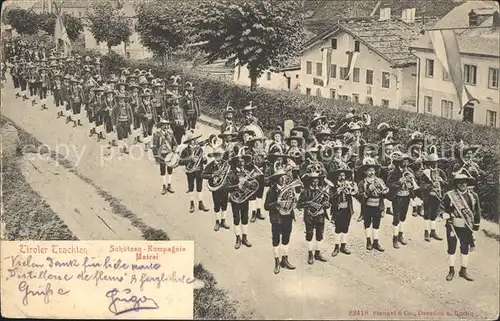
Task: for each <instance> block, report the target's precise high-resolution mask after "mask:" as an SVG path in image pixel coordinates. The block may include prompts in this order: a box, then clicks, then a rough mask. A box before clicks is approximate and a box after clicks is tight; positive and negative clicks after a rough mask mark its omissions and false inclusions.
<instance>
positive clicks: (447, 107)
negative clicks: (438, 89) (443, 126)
mask: <svg viewBox="0 0 500 321" xmlns="http://www.w3.org/2000/svg"><path fill="white" fill-rule="evenodd" d="M441 117H443V118H448V119H452V118H453V102H452V101H449V100H444V99H443V100H441Z"/></svg>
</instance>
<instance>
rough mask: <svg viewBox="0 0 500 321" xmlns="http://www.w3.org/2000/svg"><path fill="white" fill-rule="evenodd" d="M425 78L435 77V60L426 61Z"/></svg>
mask: <svg viewBox="0 0 500 321" xmlns="http://www.w3.org/2000/svg"><path fill="white" fill-rule="evenodd" d="M425 77H428V78H432V77H434V60H432V59H425Z"/></svg>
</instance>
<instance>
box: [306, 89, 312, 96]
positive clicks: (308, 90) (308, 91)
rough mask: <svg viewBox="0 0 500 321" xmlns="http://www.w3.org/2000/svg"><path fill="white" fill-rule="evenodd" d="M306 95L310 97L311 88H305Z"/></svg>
mask: <svg viewBox="0 0 500 321" xmlns="http://www.w3.org/2000/svg"><path fill="white" fill-rule="evenodd" d="M306 95H307V96H311V88H306Z"/></svg>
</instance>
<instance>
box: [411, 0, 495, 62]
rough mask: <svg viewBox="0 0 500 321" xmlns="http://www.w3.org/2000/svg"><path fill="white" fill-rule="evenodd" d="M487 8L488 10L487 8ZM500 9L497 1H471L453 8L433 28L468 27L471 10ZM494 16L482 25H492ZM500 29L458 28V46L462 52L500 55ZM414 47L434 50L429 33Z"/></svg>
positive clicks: (414, 44) (417, 41)
mask: <svg viewBox="0 0 500 321" xmlns="http://www.w3.org/2000/svg"><path fill="white" fill-rule="evenodd" d="M477 9H479V10H477ZM486 9H487V10H486ZM498 9H499V5H498V3H496V2H495V1H470V2H466V3H464V4H463V5H461V6H459V7H457V8H455V9H454V10H452V11H451V12H450V13H449V14H448V15H446V16H445V17H444V18H443V19H441V20H440V21H439V22H437V23H436V24H435V25H434V26H433V28H434V29H439V28H467V27H468V26H469V15H468V14H469V12H470V11H471V10H474V12H476V10H477V12H479V11H483V12H485V11H487V12H490V13H491V12H492V11H496V10H498ZM492 25H493V17H491V16H490V17H489V18H487V19H486V20H485V21H483V22H482V23H481V25H480V26H481V27H486V26H492ZM499 32H500V30H499V28H498V27H496V28H495V27H490V28H476V29H474V28H471V29H463V30H460V29H459V30H456V35H457V40H458V46H459V48H460V52H461V53H470V54H483V55H485V54H486V55H490V56H495V57H500V54H499V52H500V39H499V37H498V34H499ZM411 47H413V48H422V49H430V50H432V49H433V47H432V43H431V41H430V38H429V36H428V34H427V33H425V34H424V35H422V36H421V37H420V38H419V39H418V40H416V41H414V42H413V43H412V45H411Z"/></svg>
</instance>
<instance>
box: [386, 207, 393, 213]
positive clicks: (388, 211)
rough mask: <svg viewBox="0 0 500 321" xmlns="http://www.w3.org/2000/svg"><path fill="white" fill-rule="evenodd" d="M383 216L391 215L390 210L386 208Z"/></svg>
mask: <svg viewBox="0 0 500 321" xmlns="http://www.w3.org/2000/svg"><path fill="white" fill-rule="evenodd" d="M385 214H388V215H392V208H390V207H387V208H386V209H385Z"/></svg>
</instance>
